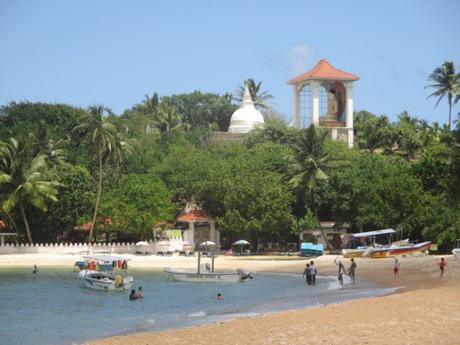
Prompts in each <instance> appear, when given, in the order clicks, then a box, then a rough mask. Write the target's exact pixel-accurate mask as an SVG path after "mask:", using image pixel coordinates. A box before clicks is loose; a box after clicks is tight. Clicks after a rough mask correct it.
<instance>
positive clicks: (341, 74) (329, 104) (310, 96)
mask: <svg viewBox="0 0 460 345" xmlns="http://www.w3.org/2000/svg"><path fill="white" fill-rule="evenodd" d="M358 79H359V77H357V76H356V75H354V74H351V73H349V72H345V71H342V70H339V69H337V68H335V67H333V66H332V65H331V64H330V63H329V62H328V61H327V60H326V59H323V60H320V61H319V62H318V63H317V64H316V66H315V67H313V69H311V70H310V71H308V72H305V73H304V74H302V75H299V76H297V77H295V78H293V79H291V80H289V81H288V84H290V85H293V86H294V121H295V126H296V127H297V128H304V127H308V126H310V125H311V124H313V125H315V126H319V127H321V128H327V129H328V130H329V131H330V133H331V136H332V138H333V139H334V140H338V139H339V140H343V141H345V142H346V143H347V144H348V147H350V148H351V147H353V139H354V137H353V83H354V82H355V81H357V80H358Z"/></svg>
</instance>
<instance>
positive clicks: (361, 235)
mask: <svg viewBox="0 0 460 345" xmlns="http://www.w3.org/2000/svg"><path fill="white" fill-rule="evenodd" d="M395 232H396V231H395V230H393V229H383V230H375V231H367V232H358V233H355V234H351V241H350V243H349V245H350V247H354V248H344V249H342V255H343V257H344V258H347V259H349V258H361V257H363V256H365V253H366V251H367V250H368V249H369V248H371V247H368V246H364V245H357V243H359V242H360V241H363V240H365V239H367V238H370V239H371V241H372V244H373V246H376V238H379V237H381V236H384V235H390V236H391V235H392V234H394V233H395Z"/></svg>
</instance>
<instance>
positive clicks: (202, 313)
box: [188, 310, 206, 317]
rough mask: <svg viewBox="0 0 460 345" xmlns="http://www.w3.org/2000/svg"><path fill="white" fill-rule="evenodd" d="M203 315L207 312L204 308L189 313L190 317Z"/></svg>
mask: <svg viewBox="0 0 460 345" xmlns="http://www.w3.org/2000/svg"><path fill="white" fill-rule="evenodd" d="M201 316H206V313H205V312H204V311H202V310H200V311H198V312H196V313H191V314H188V317H201Z"/></svg>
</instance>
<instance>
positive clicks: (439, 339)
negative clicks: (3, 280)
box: [0, 254, 460, 345]
mask: <svg viewBox="0 0 460 345" xmlns="http://www.w3.org/2000/svg"><path fill="white" fill-rule="evenodd" d="M130 257H132V258H133V260H132V261H131V262H130V264H131V265H130V266H131V268H133V269H134V270H136V269H141V270H145V269H152V270H158V269H162V268H163V267H164V266H170V267H190V268H191V267H195V266H196V258H193V257H192V258H183V257H173V258H170V257H166V258H164V257H155V256H150V257H138V256H130ZM444 257H446V259H447V261H448V264H449V266H448V267H447V270H446V274H445V277H444V278H442V279H440V278H439V276H438V275H439V272H438V269H437V266H436V262H437V261H438V260H439V256H424V257H407V258H404V257H401V258H400V259H399V261H400V263H401V276H400V277H399V278H394V277H393V272H392V265H393V260H392V259H358V260H356V262H357V265H358V267H357V284H359V279H360V277H363V278H365V279H366V280H369V281H370V282H372V283H374V284H376V285H377V286H378V287H382V288H394V289H395V291H394V292H392V293H390V294H386V295H383V296H376V297H366V298H358V299H353V300H349V301H344V302H339V303H331V304H325V305H321V306H313V307H307V308H303V309H294V310H285V311H276V312H269V313H262V314H258V315H255V316H252V315H251V316H238V317H236V318H231V319H229V320H225V321H214V322H211V323H204V324H199V325H195V326H189V327H185V328H168V329H165V330H161V331H155V332H147V333H128V334H125V335H117V336H113V337H109V338H102V339H94V340H91V341H88V342H85V343H84V344H85V345H108V344H110V345H118V344H120V345H121V344H128V345H137V344H139V345H140V344H142V345H153V344H166V345H167V344H179V343H183V342H193V343H194V344H205V343H206V344H208V343H209V341H216V342H218V343H219V344H248V343H251V344H256V345H257V344H261V345H262V344H293V345H297V344H298V345H300V344H306V343H314V344H356V343H366V344H380V343H381V342H382V337H385V339H386V340H385V341H391V342H392V343H394V344H410V343H413V342H415V338H417V339H418V340H417V342H418V343H421V344H439V343H443V344H457V343H458V339H459V338H460V328H458V327H457V326H456V325H457V324H458V322H460V289H459V284H460V261H459V260H454V259H453V257H452V256H448V255H446V256H444ZM79 258H80V257H79V256H74V255H56V256H50V255H43V254H22V255H0V269H1V268H4V267H28V266H30V267H32V266H33V264H34V263H37V264H38V265H39V267H40V266H46V267H64V268H69V264H70V265H73V262H75V261H76V260H78V259H79ZM335 258H336V256H327V255H326V256H322V257H319V258H315V259H313V260H314V261H315V265H316V266H317V268H318V271H319V275H329V276H330V275H334V276H335V274H336V266H335V265H334V263H333V260H334V259H335ZM37 260H39V261H38V262H36V261H37ZM307 261H310V259H301V258H292V257H287V258H285V257H257V258H250V257H249V258H248V257H243V258H242V257H225V256H222V257H221V256H219V257H218V258H217V259H216V268H217V269H218V270H233V269H236V268H238V267H243V268H245V269H247V270H249V271H253V272H256V273H257V272H264V273H265V272H266V273H291V274H292V273H294V274H299V275H301V274H302V271H303V268H304V266H305V263H306V262H307ZM343 261H344V262H345V266H346V267H348V266H349V260H347V259H345V260H343ZM307 335H308V337H307Z"/></svg>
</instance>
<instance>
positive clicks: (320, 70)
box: [288, 59, 359, 84]
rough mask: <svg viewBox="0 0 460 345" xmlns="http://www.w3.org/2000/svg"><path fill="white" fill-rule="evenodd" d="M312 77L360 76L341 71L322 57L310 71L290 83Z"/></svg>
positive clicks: (344, 77)
mask: <svg viewBox="0 0 460 345" xmlns="http://www.w3.org/2000/svg"><path fill="white" fill-rule="evenodd" d="M310 79H333V80H358V79H359V77H358V76H356V75H354V74H351V73H348V72H345V71H341V70H339V69H337V68H335V67H334V66H332V65H331V64H330V63H329V61H327V60H326V59H322V60H320V62H318V63H317V64H316V66H315V67H313V68H312V69H311V70H309V71H308V72H306V73H304V74H302V75H299V76H297V77H295V78H293V79H291V80H289V81H288V84H295V83H298V82H300V81H304V80H310Z"/></svg>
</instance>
